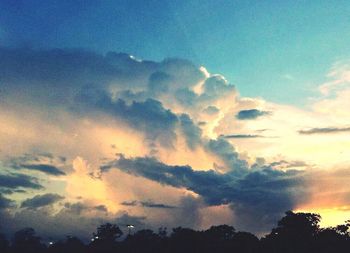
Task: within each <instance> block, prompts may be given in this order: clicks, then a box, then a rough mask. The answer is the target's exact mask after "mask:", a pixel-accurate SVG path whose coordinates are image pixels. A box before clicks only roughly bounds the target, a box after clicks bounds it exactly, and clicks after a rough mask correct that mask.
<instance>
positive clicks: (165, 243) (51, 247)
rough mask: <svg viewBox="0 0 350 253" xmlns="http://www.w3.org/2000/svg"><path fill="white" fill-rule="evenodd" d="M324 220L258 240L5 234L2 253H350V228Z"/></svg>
mask: <svg viewBox="0 0 350 253" xmlns="http://www.w3.org/2000/svg"><path fill="white" fill-rule="evenodd" d="M320 219H321V217H320V216H319V215H318V214H313V213H294V212H291V211H289V212H286V215H285V216H284V217H283V218H282V219H281V220H280V221H279V222H278V225H277V227H276V228H274V229H272V231H271V232H270V233H269V234H267V235H266V236H265V237H263V238H261V239H258V238H257V237H256V236H255V235H253V234H251V233H248V232H237V231H236V230H235V229H234V228H233V227H232V226H228V225H220V226H212V227H211V228H209V229H208V230H204V231H195V230H192V229H189V228H182V227H178V228H174V229H173V230H172V231H171V233H169V234H168V233H167V231H166V229H165V228H160V229H159V231H157V232H154V231H152V230H148V229H145V230H139V231H136V232H135V233H128V235H126V236H123V232H122V231H121V229H120V228H119V227H118V226H117V225H115V224H110V223H106V224H103V225H101V226H99V227H98V228H97V231H96V232H94V233H93V234H92V238H91V241H90V242H89V243H88V244H84V243H83V242H82V241H81V240H79V239H78V238H77V237H70V236H69V237H67V238H66V239H65V240H61V241H56V242H47V243H43V242H42V240H41V239H40V237H38V236H37V235H36V234H35V231H34V229H32V228H25V229H22V230H20V231H18V232H16V233H15V234H14V235H13V237H12V238H11V242H10V241H8V240H7V239H6V238H5V236H4V235H2V234H0V252H1V253H85V252H86V253H118V252H120V253H158V252H159V253H206V252H208V253H209V252H210V253H213V252H218V253H226V252H227V253H229V252H230V253H235V252H237V253H267V252H268V253H306V252H307V253H314V252H315V253H316V252H317V253H326V252H327V253H336V252H350V233H349V227H350V222H346V223H345V224H343V225H338V226H336V227H329V228H320V226H319V223H320Z"/></svg>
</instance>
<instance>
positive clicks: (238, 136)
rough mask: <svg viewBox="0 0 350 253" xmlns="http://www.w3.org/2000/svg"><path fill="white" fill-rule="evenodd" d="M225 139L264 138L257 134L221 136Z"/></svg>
mask: <svg viewBox="0 0 350 253" xmlns="http://www.w3.org/2000/svg"><path fill="white" fill-rule="evenodd" d="M223 137H224V138H226V139H253V138H264V137H265V136H263V135H259V134H230V135H224V136H223Z"/></svg>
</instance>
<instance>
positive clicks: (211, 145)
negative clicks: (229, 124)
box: [206, 138, 248, 174]
mask: <svg viewBox="0 0 350 253" xmlns="http://www.w3.org/2000/svg"><path fill="white" fill-rule="evenodd" d="M206 148H207V150H208V151H210V152H211V153H213V154H215V155H217V156H218V157H220V158H221V159H222V160H223V161H224V162H225V165H226V166H227V167H228V169H230V170H232V171H234V172H235V173H236V174H242V173H245V171H246V170H247V168H248V164H247V162H246V161H245V160H242V159H240V158H239V154H238V152H236V150H235V149H234V147H233V146H232V145H231V144H230V143H229V142H228V141H227V140H225V139H224V138H218V139H216V140H213V139H211V140H209V141H208V142H207V143H206Z"/></svg>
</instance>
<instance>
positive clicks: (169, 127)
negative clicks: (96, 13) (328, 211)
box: [0, 48, 350, 237]
mask: <svg viewBox="0 0 350 253" xmlns="http://www.w3.org/2000/svg"><path fill="white" fill-rule="evenodd" d="M332 99H333V100H331V99H329V98H327V99H326V98H325V99H324V100H323V101H317V103H315V104H313V105H312V107H311V109H308V110H302V109H298V108H295V107H291V106H285V105H278V104H274V103H270V102H268V101H265V100H263V99H261V98H259V99H257V98H244V97H241V96H239V94H238V92H237V90H236V88H235V86H234V85H232V84H230V83H229V82H228V81H227V80H226V79H225V78H224V77H223V76H221V75H219V74H210V73H209V72H208V71H207V70H206V69H205V68H204V67H200V66H195V65H194V64H193V63H191V62H189V61H187V60H182V59H165V60H163V61H161V62H153V61H146V60H140V59H137V58H135V57H133V56H131V55H128V54H124V53H114V52H110V53H107V54H105V55H101V54H97V53H93V52H88V51H82V50H66V49H55V50H47V51H43V50H32V49H8V48H0V146H1V152H0V160H1V163H0V169H1V170H0V194H1V195H0V209H1V210H0V212H1V214H2V215H4V217H6V219H1V220H0V226H1V227H4V228H6V231H9V232H13V231H14V230H16V229H19V228H22V227H28V226H32V227H34V228H36V229H37V230H38V232H39V234H42V235H45V236H59V235H60V234H61V235H62V234H70V233H75V234H77V235H79V236H81V237H87V236H88V235H89V233H90V232H91V231H92V230H93V229H94V227H96V226H97V225H98V224H100V223H101V222H104V221H109V222H117V223H119V224H120V226H123V224H134V225H135V226H136V227H137V228H144V227H150V228H156V227H159V226H169V227H173V226H188V227H194V228H206V227H208V226H210V225H214V224H220V223H228V224H233V225H235V226H236V227H237V228H238V229H246V230H249V231H252V232H258V233H264V232H265V231H268V230H269V229H270V228H271V227H272V225H273V224H274V223H275V222H276V220H278V218H280V217H281V215H283V213H284V212H285V211H287V210H296V209H302V208H310V209H315V208H318V207H320V208H324V207H325V206H328V207H329V206H331V207H332V208H333V207H334V208H336V207H338V206H341V205H342V206H344V202H345V201H346V196H345V195H346V194H345V193H346V192H347V191H348V190H350V189H349V188H348V187H347V186H345V185H338V186H337V185H336V186H337V187H338V189H333V188H332V187H329V185H333V186H334V182H333V184H332V182H330V181H332V180H335V179H334V178H339V175H340V174H342V173H343V172H342V171H343V170H336V171H329V170H324V169H326V168H328V169H331V168H333V167H334V166H335V164H334V163H332V161H334V160H332V159H331V158H332V155H336V154H335V153H334V154H333V153H332V152H328V151H329V149H328V150H326V149H325V151H324V152H325V153H326V152H328V153H327V156H322V157H320V158H319V159H313V158H312V157H313V156H312V148H311V147H313V146H314V144H315V143H316V142H317V143H318V145H320V146H318V147H319V148H320V149H322V148H323V146H322V145H323V144H322V143H321V144H320V143H319V140H318V139H317V140H316V139H315V136H316V135H317V134H325V133H332V136H333V137H334V136H338V137H339V135H344V134H346V133H347V132H348V127H347V125H346V122H345V121H346V120H343V121H339V120H334V118H333V116H332V115H330V116H329V118H328V119H327V122H326V121H325V120H324V118H325V115H328V114H327V112H324V111H322V110H320V106H319V105H320V104H323V105H324V104H325V103H330V104H331V103H335V101H336V100H337V99H339V97H337V96H335V98H332ZM340 99H341V98H340ZM326 100H327V101H328V102H326ZM340 101H342V100H340ZM339 103H340V102H339ZM257 108H258V109H257ZM322 108H326V107H325V106H323V107H322ZM347 116H349V115H348V114H347ZM327 117H328V116H327ZM291 119H292V120H291ZM325 123H327V124H328V125H330V124H332V125H334V126H340V125H342V126H343V127H341V126H340V127H333V128H327V126H325ZM344 126H345V127H344ZM300 129H309V130H300ZM328 136H330V135H328V134H327V135H323V137H324V138H328ZM262 137H264V138H262ZM343 137H344V136H340V137H339V138H343ZM301 141H302V143H303V146H302V147H301V146H300V143H301ZM326 142H327V140H325V142H324V143H326ZM328 145H333V146H334V149H332V150H335V151H334V152H338V151H339V148H338V149H337V147H336V143H335V142H334V143H331V144H328ZM344 145H345V144H344ZM324 148H326V146H325V147H324ZM306 151H308V152H311V153H308V152H306ZM321 153H322V152H321ZM337 154H338V155H339V152H338V153H337ZM344 157H345V156H344ZM344 159H345V158H344ZM338 161H343V160H342V159H339V160H338ZM344 161H346V160H344ZM338 168H339V166H338ZM332 173H333V174H332ZM315 175H317V176H318V177H319V180H321V181H319V182H322V184H323V185H322V186H321V185H320V183H319V182H315V180H314V177H315ZM329 175H333V177H332V179H329V180H330V181H329V180H328V179H327V178H328V176H329ZM342 175H345V176H344V178H348V174H346V173H345V174H344V173H343V174H342ZM327 180H328V181H327ZM328 183H329V184H328ZM320 189H322V194H323V196H324V198H323V200H322V201H324V202H322V201H321V200H320V199H319V198H317V194H316V193H317V192H318V193H319V191H320ZM334 194H335V195H337V198H333V197H332V196H334ZM335 199H336V201H335ZM38 218H39V219H40V224H38V222H36V220H38ZM72 221H74V222H72ZM53 224H55V226H53ZM52 227H55V228H54V229H53V230H52Z"/></svg>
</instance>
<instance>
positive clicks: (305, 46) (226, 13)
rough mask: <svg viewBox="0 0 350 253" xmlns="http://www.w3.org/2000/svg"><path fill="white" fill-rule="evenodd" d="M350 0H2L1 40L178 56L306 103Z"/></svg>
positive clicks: (328, 60)
mask: <svg viewBox="0 0 350 253" xmlns="http://www.w3.org/2000/svg"><path fill="white" fill-rule="evenodd" d="M349 11H350V4H349V2H348V1H221V0H219V1H208V0H203V1H194V0H191V1H188V0H187V1H153V0H152V1H134V0H132V1H109V0H108V1H80V0H78V1H58V0H57V1H52V0H50V1H45V2H42V1H34V0H27V1H19V0H18V1H9V0H3V1H1V2H0V43H1V44H2V45H5V46H15V47H18V46H19V47H23V46H27V47H28V46H29V47H36V48H52V47H59V48H62V47H63V48H65V47H69V48H71V47H74V48H86V49H90V50H94V51H98V52H100V53H105V52H107V51H118V52H127V53H130V54H133V55H135V56H137V57H140V58H142V59H150V60H162V59H163V58H165V57H180V58H185V59H190V60H192V61H193V62H194V63H195V64H198V65H204V66H206V67H207V69H208V70H209V72H211V73H220V74H223V75H224V76H225V77H227V79H228V80H229V81H230V82H232V83H234V84H236V85H237V87H238V89H239V91H240V92H241V94H242V95H244V96H262V97H263V98H265V99H269V100H271V101H275V102H280V103H286V104H293V105H304V104H305V103H306V101H307V100H306V98H307V97H309V96H315V95H317V94H316V91H315V89H316V87H317V86H318V85H320V84H321V83H322V82H323V81H324V77H325V74H326V73H327V71H328V70H329V68H330V67H331V66H332V64H333V63H334V62H336V61H338V60H341V59H343V58H346V57H348V56H349V52H350V50H349V49H350V36H349V35H350V34H349V33H350V20H349V19H350V18H349V15H348V13H349Z"/></svg>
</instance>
